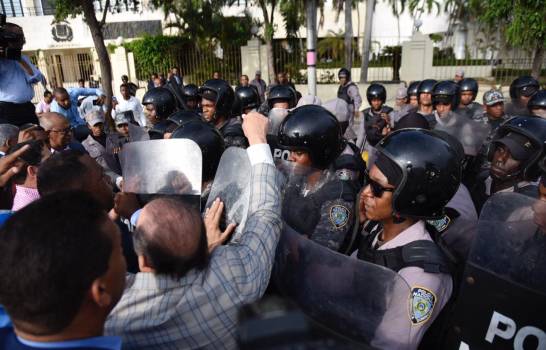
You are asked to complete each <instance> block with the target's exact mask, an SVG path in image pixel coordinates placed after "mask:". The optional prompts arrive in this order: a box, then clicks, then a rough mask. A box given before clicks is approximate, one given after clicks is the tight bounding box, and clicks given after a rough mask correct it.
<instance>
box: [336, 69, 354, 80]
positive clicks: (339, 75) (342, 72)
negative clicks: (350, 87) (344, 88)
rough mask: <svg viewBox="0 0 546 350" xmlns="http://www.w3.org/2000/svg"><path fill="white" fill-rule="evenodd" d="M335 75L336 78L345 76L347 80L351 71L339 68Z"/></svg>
mask: <svg viewBox="0 0 546 350" xmlns="http://www.w3.org/2000/svg"><path fill="white" fill-rule="evenodd" d="M337 77H338V78H341V77H345V78H347V81H351V71H350V70H348V69H347V68H341V69H340V70H339V72H337Z"/></svg>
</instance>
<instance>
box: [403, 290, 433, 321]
mask: <svg viewBox="0 0 546 350" xmlns="http://www.w3.org/2000/svg"><path fill="white" fill-rule="evenodd" d="M435 304H436V295H434V293H433V292H431V291H430V290H428V289H426V288H423V287H414V288H412V290H411V293H410V300H409V314H410V319H411V323H412V324H419V323H423V322H426V321H427V320H428V319H429V318H430V316H431V315H432V311H433V310H434V305H435Z"/></svg>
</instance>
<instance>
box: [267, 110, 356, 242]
mask: <svg viewBox="0 0 546 350" xmlns="http://www.w3.org/2000/svg"><path fill="white" fill-rule="evenodd" d="M278 143H279V146H280V147H282V148H284V149H287V150H290V158H289V159H290V161H292V162H294V163H295V166H296V168H297V170H296V171H295V172H294V173H296V174H298V175H295V176H292V178H291V179H289V185H288V186H287V188H286V189H285V197H284V202H283V203H284V204H283V209H282V213H283V219H284V220H285V221H286V222H287V223H288V225H290V226H291V227H293V228H294V229H296V230H297V231H298V232H299V233H301V234H304V235H307V236H308V237H309V238H310V239H311V240H313V241H315V242H317V243H319V244H321V245H323V246H326V247H328V248H330V249H333V250H336V251H337V250H344V248H345V247H344V244H343V243H344V242H346V239H348V238H349V237H347V236H348V233H351V232H352V228H353V221H354V217H355V216H354V207H355V204H354V203H355V198H356V193H357V190H356V189H355V188H354V185H353V184H352V182H349V181H344V180H341V179H339V178H338V177H337V176H336V175H335V172H334V171H332V165H333V163H334V161H335V160H336V158H337V157H338V156H339V155H340V154H341V152H342V151H343V149H344V147H345V142H344V140H343V138H342V131H341V126H340V124H339V122H338V121H337V119H336V117H335V116H334V115H333V114H332V113H330V112H329V111H328V110H326V109H325V108H323V107H321V106H317V105H304V106H301V107H298V108H296V109H294V110H293V111H291V112H290V113H289V114H288V115H287V116H286V118H285V119H284V120H283V121H282V123H281V125H280V128H279V132H278ZM304 168H305V169H306V171H302V169H304ZM294 173H292V174H294ZM294 178H300V179H302V181H301V182H299V183H296V182H295V181H294Z"/></svg>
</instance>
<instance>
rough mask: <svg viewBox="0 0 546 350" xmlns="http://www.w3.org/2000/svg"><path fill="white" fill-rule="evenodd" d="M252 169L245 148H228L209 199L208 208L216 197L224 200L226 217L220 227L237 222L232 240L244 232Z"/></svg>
mask: <svg viewBox="0 0 546 350" xmlns="http://www.w3.org/2000/svg"><path fill="white" fill-rule="evenodd" d="M251 170H252V168H251V165H250V160H249V159H248V155H247V153H246V151H245V150H244V149H242V148H238V147H230V148H228V149H226V150H225V152H224V154H223V155H222V158H221V159H220V165H219V166H218V170H217V171H216V176H215V178H214V183H213V184H212V188H211V190H210V194H209V198H208V200H207V204H206V208H210V206H211V205H212V202H213V201H214V200H215V199H216V198H220V199H221V200H222V202H224V219H223V220H222V222H221V224H220V228H221V229H225V227H226V226H227V225H228V224H230V223H236V224H237V228H236V229H235V233H234V234H233V237H232V241H236V240H237V239H238V238H239V236H240V234H241V233H242V232H243V229H244V226H245V222H246V218H247V215H248V207H249V200H250V173H251Z"/></svg>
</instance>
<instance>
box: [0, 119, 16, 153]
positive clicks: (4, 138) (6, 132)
mask: <svg viewBox="0 0 546 350" xmlns="http://www.w3.org/2000/svg"><path fill="white" fill-rule="evenodd" d="M18 136H19V128H18V127H16V126H15V125H11V124H0V157H3V156H5V155H6V153H7V152H8V150H9V149H10V147H12V146H15V145H16V144H17V137H18Z"/></svg>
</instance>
